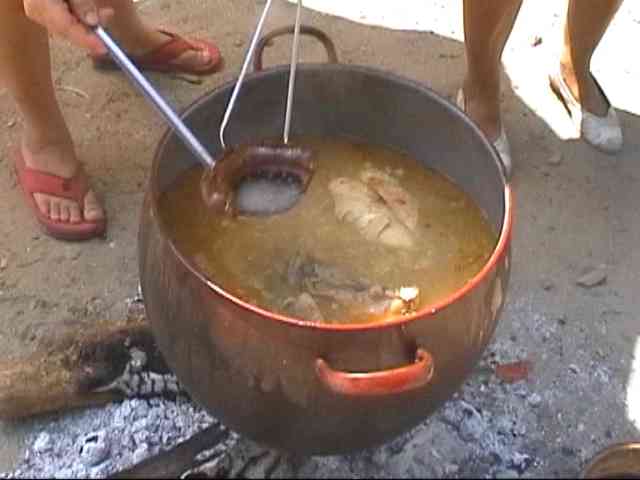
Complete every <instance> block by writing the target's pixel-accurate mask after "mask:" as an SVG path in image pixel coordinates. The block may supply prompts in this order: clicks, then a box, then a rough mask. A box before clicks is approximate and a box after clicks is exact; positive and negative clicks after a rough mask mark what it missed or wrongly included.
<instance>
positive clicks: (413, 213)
mask: <svg viewBox="0 0 640 480" xmlns="http://www.w3.org/2000/svg"><path fill="white" fill-rule="evenodd" d="M360 180H362V182H363V183H365V184H366V185H367V186H368V187H369V188H371V189H373V190H375V192H376V193H377V194H378V195H380V196H381V197H382V199H383V200H384V201H385V202H386V204H387V205H389V208H390V209H391V210H392V211H393V213H394V214H395V216H396V217H397V218H398V220H400V221H401V222H402V223H403V224H404V225H405V226H406V227H407V228H408V229H409V230H411V231H414V230H415V229H416V227H417V226H418V203H417V202H416V201H415V200H414V198H413V197H412V196H411V195H409V193H408V192H407V191H406V190H405V189H404V188H402V187H401V186H400V182H399V180H398V179H397V178H396V177H394V176H392V175H389V174H387V173H385V172H383V171H381V170H377V169H375V168H368V169H366V170H365V171H364V172H362V174H361V175H360Z"/></svg>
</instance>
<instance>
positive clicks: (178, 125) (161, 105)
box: [94, 26, 215, 168]
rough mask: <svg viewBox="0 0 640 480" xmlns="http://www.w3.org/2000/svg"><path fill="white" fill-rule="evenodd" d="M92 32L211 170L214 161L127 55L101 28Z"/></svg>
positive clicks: (96, 28)
mask: <svg viewBox="0 0 640 480" xmlns="http://www.w3.org/2000/svg"><path fill="white" fill-rule="evenodd" d="M94 31H95V34H96V35H97V36H98V38H100V40H102V43H104V45H105V47H106V48H107V51H108V52H109V54H110V55H111V57H112V58H113V60H114V61H115V62H116V63H117V64H118V65H119V66H120V68H121V69H122V71H123V72H124V73H125V74H126V75H127V76H128V77H129V80H131V83H133V84H134V85H135V86H136V87H138V89H139V90H140V92H141V93H142V94H143V95H144V96H145V97H146V98H147V99H148V100H149V101H150V102H151V103H152V104H153V105H154V106H155V107H156V109H157V110H158V111H159V112H160V114H162V116H163V117H164V118H165V119H166V121H167V122H168V123H169V125H170V126H171V127H172V128H173V130H175V132H176V134H177V135H178V136H179V137H180V139H181V140H182V141H183V142H184V144H185V145H186V146H187V147H188V148H189V150H191V153H193V154H194V155H195V157H196V158H197V159H198V160H199V161H200V162H201V163H202V164H203V165H204V166H205V167H207V168H213V166H214V165H215V160H214V159H213V157H211V155H210V154H209V152H208V151H207V149H206V148H204V146H202V144H201V143H200V142H199V141H198V139H197V138H196V137H195V135H193V133H192V132H191V130H189V128H188V127H187V126H186V125H185V124H184V123H183V121H182V120H181V119H180V117H179V116H178V115H177V114H176V113H175V112H174V111H173V109H172V108H171V107H170V106H169V104H168V103H167V102H165V100H164V99H163V98H162V96H161V95H160V94H159V93H158V92H157V90H156V89H155V88H154V87H153V85H151V83H149V81H148V80H147V79H146V78H145V76H144V75H143V74H142V73H141V72H140V70H138V68H137V67H136V66H135V65H134V64H133V62H132V61H131V60H130V59H129V57H128V56H127V54H126V53H124V51H123V50H122V49H121V48H120V46H119V45H118V44H117V43H116V42H115V41H114V40H113V38H111V35H109V33H108V32H107V31H106V30H104V29H103V28H102V27H101V26H97V27H95V28H94Z"/></svg>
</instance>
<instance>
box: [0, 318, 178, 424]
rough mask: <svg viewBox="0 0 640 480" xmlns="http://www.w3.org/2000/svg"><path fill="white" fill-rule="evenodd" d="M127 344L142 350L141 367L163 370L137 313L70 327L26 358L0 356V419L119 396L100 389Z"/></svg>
mask: <svg viewBox="0 0 640 480" xmlns="http://www.w3.org/2000/svg"><path fill="white" fill-rule="evenodd" d="M133 348H135V349H137V350H138V351H142V352H144V355H145V357H146V360H147V362H146V363H147V365H146V368H149V369H151V370H153V371H156V372H159V373H167V372H169V369H168V368H167V366H166V363H165V362H164V360H163V359H162V356H161V354H160V353H159V351H158V350H157V348H156V345H155V342H154V339H153V335H152V333H151V329H150V327H149V325H148V323H147V321H146V318H145V317H144V316H142V315H141V316H137V317H136V318H129V319H127V320H124V321H119V322H107V321H103V322H99V323H97V324H94V325H92V326H91V328H86V329H81V330H76V329H74V331H73V332H69V333H66V334H65V335H63V336H62V337H61V338H60V340H58V341H56V342H55V344H53V345H48V346H47V348H46V349H41V350H39V351H37V352H35V353H34V354H33V355H31V356H29V357H28V358H25V359H22V360H17V361H4V362H0V419H1V420H16V419H22V418H25V417H30V416H33V415H40V414H46V413H53V412H57V411H60V410H67V409H71V408H79V407H90V406H97V405H102V404H105V403H108V402H111V401H114V400H118V399H122V398H123V397H124V396H125V395H124V394H123V393H122V392H119V391H117V389H116V390H113V391H100V389H101V387H105V386H108V385H109V384H110V383H111V382H113V381H114V380H115V379H117V378H118V376H120V375H122V373H123V372H124V370H125V368H126V366H127V364H128V363H129V361H130V360H131V354H130V352H131V351H132V349H133Z"/></svg>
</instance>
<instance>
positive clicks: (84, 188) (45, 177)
mask: <svg viewBox="0 0 640 480" xmlns="http://www.w3.org/2000/svg"><path fill="white" fill-rule="evenodd" d="M14 158H15V160H14V162H15V169H16V174H17V176H18V183H19V184H20V186H21V187H22V191H23V192H24V194H25V197H26V198H27V202H28V203H29V206H30V207H31V210H33V213H34V214H35V216H36V218H37V220H38V222H40V225H42V227H43V228H44V230H45V232H46V233H47V234H48V235H50V236H52V237H53V238H57V239H59V240H69V241H81V240H89V239H91V238H94V237H99V236H102V235H104V232H105V231H106V228H107V221H106V219H102V220H98V221H88V220H84V221H82V222H80V223H69V222H60V221H56V220H52V219H51V218H49V217H48V216H47V215H45V214H44V213H42V212H41V211H40V209H39V208H38V205H37V203H36V200H35V198H34V196H33V195H34V193H42V194H45V195H51V196H54V197H58V198H65V199H67V200H72V201H74V202H76V203H77V204H78V205H79V206H80V209H81V210H82V211H84V197H85V196H86V195H87V192H88V191H89V181H88V179H87V175H86V174H85V172H84V169H83V168H82V167H80V168H79V169H78V171H77V172H76V174H75V175H74V176H73V177H71V178H62V177H59V176H57V175H53V174H50V173H44V172H40V171H38V170H34V169H33V168H29V167H27V165H26V164H25V163H24V158H23V157H22V151H21V150H20V148H16V149H15V151H14Z"/></svg>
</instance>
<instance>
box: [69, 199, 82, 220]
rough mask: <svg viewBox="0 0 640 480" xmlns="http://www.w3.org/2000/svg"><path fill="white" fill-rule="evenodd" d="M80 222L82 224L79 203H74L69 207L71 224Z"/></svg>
mask: <svg viewBox="0 0 640 480" xmlns="http://www.w3.org/2000/svg"><path fill="white" fill-rule="evenodd" d="M80 222H82V212H81V211H80V207H79V206H78V204H77V203H72V204H71V205H70V206H69V223H80Z"/></svg>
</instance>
